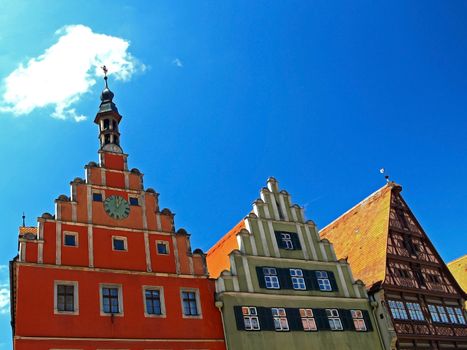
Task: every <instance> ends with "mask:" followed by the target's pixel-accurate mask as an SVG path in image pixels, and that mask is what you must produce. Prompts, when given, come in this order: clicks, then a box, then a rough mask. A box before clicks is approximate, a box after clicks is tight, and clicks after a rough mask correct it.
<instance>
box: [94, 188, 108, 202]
mask: <svg viewBox="0 0 467 350" xmlns="http://www.w3.org/2000/svg"><path fill="white" fill-rule="evenodd" d="M94 193H96V194H100V195H101V198H102V200H101V201H100V202H99V201H95V200H94ZM104 201H105V193H104V191H102V190H92V192H91V202H97V203H104Z"/></svg>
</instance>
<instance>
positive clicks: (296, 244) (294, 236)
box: [290, 233, 302, 250]
mask: <svg viewBox="0 0 467 350" xmlns="http://www.w3.org/2000/svg"><path fill="white" fill-rule="evenodd" d="M290 238H291V239H292V243H293V249H294V250H301V249H302V245H301V244H300V240H299V239H298V234H297V233H291V234H290Z"/></svg>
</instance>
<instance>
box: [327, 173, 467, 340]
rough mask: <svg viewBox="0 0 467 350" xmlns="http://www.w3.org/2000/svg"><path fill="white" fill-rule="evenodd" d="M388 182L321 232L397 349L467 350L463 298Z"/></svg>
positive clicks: (409, 211)
mask: <svg viewBox="0 0 467 350" xmlns="http://www.w3.org/2000/svg"><path fill="white" fill-rule="evenodd" d="M401 191H402V187H401V186H399V185H397V184H395V183H393V182H388V183H387V184H386V185H385V186H384V187H382V188H381V189H379V190H378V191H376V192H375V193H373V194H372V195H370V196H369V197H367V198H366V199H364V200H363V201H361V202H360V203H358V204H357V205H356V206H354V207H353V208H351V209H350V210H349V211H347V212H346V213H344V214H343V215H342V216H340V217H339V218H338V219H336V220H335V221H333V222H331V223H330V224H329V225H327V226H326V227H325V228H323V229H322V230H321V231H320V236H321V238H327V239H329V240H330V241H331V242H332V243H333V246H334V248H335V251H336V254H337V256H338V257H339V258H343V259H346V260H347V261H348V262H349V263H350V266H351V267H352V271H353V272H354V274H355V276H356V278H359V279H361V280H362V281H364V282H365V284H366V286H367V288H368V293H369V296H370V299H371V300H373V301H374V302H376V303H377V305H378V322H379V324H380V327H381V328H382V329H386V330H387V332H386V334H385V337H384V339H385V343H386V344H387V345H390V346H391V347H392V348H394V349H466V348H467V324H466V314H465V310H464V307H463V305H464V300H465V294H464V292H463V291H462V289H461V288H460V287H459V285H458V283H457V282H456V280H455V278H454V277H453V276H452V274H451V273H450V271H449V270H448V268H447V267H446V265H445V264H444V262H443V259H442V258H441V256H440V255H439V254H438V252H437V251H436V249H435V247H434V246H433V244H432V242H431V241H430V239H429V238H428V236H427V234H426V233H425V232H424V230H423V228H422V226H421V225H420V223H419V222H418V221H417V219H416V217H415V216H414V214H413V213H412V211H411V210H410V208H409V206H408V205H407V203H406V202H405V200H404V199H403V198H402V195H401Z"/></svg>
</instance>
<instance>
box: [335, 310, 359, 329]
mask: <svg viewBox="0 0 467 350" xmlns="http://www.w3.org/2000/svg"><path fill="white" fill-rule="evenodd" d="M339 316H340V318H341V321H342V326H343V328H344V330H346V331H355V325H354V324H353V318H352V314H351V313H350V310H345V309H339Z"/></svg>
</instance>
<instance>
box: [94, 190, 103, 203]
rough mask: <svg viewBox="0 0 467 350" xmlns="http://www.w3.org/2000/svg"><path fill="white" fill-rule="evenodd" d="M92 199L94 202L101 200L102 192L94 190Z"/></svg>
mask: <svg viewBox="0 0 467 350" xmlns="http://www.w3.org/2000/svg"><path fill="white" fill-rule="evenodd" d="M92 200H93V201H94V202H102V193H98V192H94V193H93V194H92Z"/></svg>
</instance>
